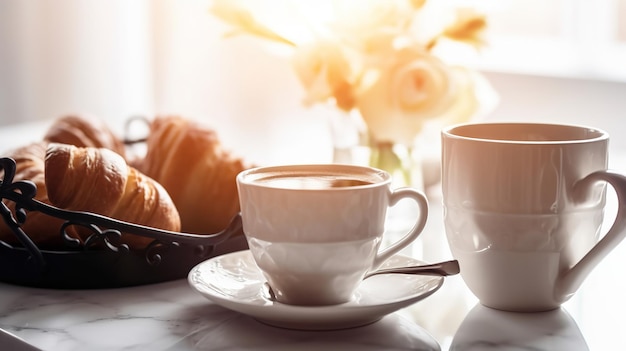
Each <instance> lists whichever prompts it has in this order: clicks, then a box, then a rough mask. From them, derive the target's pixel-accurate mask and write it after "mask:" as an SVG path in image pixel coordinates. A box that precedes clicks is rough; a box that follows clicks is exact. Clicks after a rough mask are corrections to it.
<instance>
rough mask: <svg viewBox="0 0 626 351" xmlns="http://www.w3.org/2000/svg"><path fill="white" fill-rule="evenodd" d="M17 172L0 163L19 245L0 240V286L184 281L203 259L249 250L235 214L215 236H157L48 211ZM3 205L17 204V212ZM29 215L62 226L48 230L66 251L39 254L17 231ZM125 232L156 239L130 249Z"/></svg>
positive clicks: (3, 210)
mask: <svg viewBox="0 0 626 351" xmlns="http://www.w3.org/2000/svg"><path fill="white" fill-rule="evenodd" d="M15 169H16V164H15V161H14V160H13V159H11V158H0V172H3V177H2V179H0V200H2V202H0V214H1V215H2V218H3V220H4V221H5V223H6V224H7V225H8V227H9V228H10V229H11V231H12V232H13V233H14V234H15V236H16V237H17V240H18V242H19V244H9V243H7V242H6V241H2V240H0V281H3V282H6V283H11V284H17V285H24V286H32V287H40V288H55V289H99V288H116V287H125V286H134V285H143V284H152V283H158V282H164V281H170V280H176V279H181V278H185V277H186V276H187V274H188V273H189V271H190V270H191V268H193V267H194V266H195V265H197V264H198V263H200V262H202V261H204V260H207V259H209V258H211V257H214V256H218V255H221V254H224V253H228V252H233V251H239V250H243V249H246V248H247V242H246V239H245V236H244V235H243V229H242V224H241V216H240V215H239V214H237V215H236V216H235V217H234V218H233V219H232V221H231V222H230V224H229V225H228V226H227V227H226V228H225V229H224V230H222V231H220V232H218V233H213V234H191V233H181V232H173V231H166V230H161V229H157V228H152V227H148V226H142V225H137V224H133V223H128V222H123V221H119V220H116V219H113V218H109V217H106V216H102V215H98V214H95V213H90V212H79V211H68V210H64V209H60V208H57V207H54V206H51V205H48V204H45V203H43V202H41V201H38V200H36V199H35V198H34V197H35V194H36V192H37V187H36V185H35V184H34V183H33V182H31V181H27V180H21V181H15V182H14V181H13V178H14V176H15ZM6 201H12V202H14V203H15V210H14V211H11V210H10V209H9V207H7V205H6V203H5V202H6ZM33 211H36V212H41V213H43V214H44V215H47V216H52V217H56V218H60V219H62V220H63V221H64V223H63V225H62V226H61V227H60V228H58V229H57V228H51V230H55V231H56V230H58V235H60V237H61V238H62V241H63V243H64V249H63V250H46V249H44V250H42V249H40V248H39V247H38V246H37V245H36V244H35V243H34V242H33V240H31V238H30V237H29V235H28V233H26V232H25V231H24V230H23V229H22V226H23V224H24V223H25V222H26V221H27V219H28V218H27V217H28V213H29V212H33ZM73 226H80V227H81V228H86V229H87V230H88V231H89V234H90V235H89V237H88V238H87V239H85V240H78V239H77V238H75V237H72V236H71V235H70V234H69V233H68V230H67V229H68V228H70V227H73ZM122 233H129V234H135V235H140V236H144V237H148V238H151V239H153V240H152V241H151V242H150V244H149V245H147V246H146V247H145V248H143V249H140V250H137V249H131V248H129V247H128V245H126V244H123V243H122V241H121V240H120V239H121V237H122ZM65 248H66V249H65Z"/></svg>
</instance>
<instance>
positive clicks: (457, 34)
mask: <svg viewBox="0 0 626 351" xmlns="http://www.w3.org/2000/svg"><path fill="white" fill-rule="evenodd" d="M457 4H459V3H458V2H450V1H441V0H438V1H426V0H324V1H289V0H266V1H255V0H214V1H213V4H212V7H211V13H212V14H213V15H215V16H216V17H217V18H219V19H221V20H222V21H224V22H226V23H227V24H228V25H229V27H230V28H231V29H232V30H231V31H230V32H229V33H227V34H228V35H237V34H246V35H253V36H256V37H259V38H261V39H264V40H266V41H268V42H269V43H273V44H276V45H279V46H281V47H282V48H284V49H286V50H287V53H288V54H289V55H290V57H291V62H292V63H293V68H294V70H295V73H296V75H297V77H298V78H299V81H300V82H301V83H302V86H303V88H304V92H305V93H304V98H303V101H304V103H305V104H306V105H311V104H317V103H323V104H331V105H332V106H335V107H336V108H337V109H339V110H341V111H345V112H347V113H346V114H345V116H344V117H345V118H346V121H347V120H349V119H350V118H354V116H355V115H356V116H357V117H358V118H357V120H358V121H361V122H362V128H361V134H362V137H361V138H359V139H360V140H361V141H362V142H365V143H366V144H367V145H368V147H369V148H370V149H371V153H370V155H371V156H370V158H369V159H370V162H369V163H370V165H372V166H375V167H379V168H382V169H386V170H389V171H392V173H394V172H393V170H398V169H399V170H401V171H402V175H403V176H404V178H405V180H406V181H405V183H409V184H412V183H414V182H412V181H410V180H409V177H410V173H411V169H412V168H414V167H413V165H412V164H413V162H412V161H411V158H412V156H411V155H413V154H414V153H413V151H414V149H415V145H416V138H417V137H418V136H419V135H420V133H421V132H422V130H423V128H424V126H425V125H426V124H427V123H433V122H435V123H437V124H438V125H439V126H444V125H446V124H452V123H459V122H463V121H467V120H470V119H473V118H477V117H479V116H481V115H484V114H485V113H486V112H488V111H489V110H490V109H491V108H493V107H494V105H495V101H496V95H495V93H494V92H493V90H492V89H491V87H490V85H489V83H488V82H487V80H486V79H485V78H484V77H483V76H482V75H481V74H480V73H479V72H477V71H474V70H471V69H469V68H466V67H464V66H462V65H458V64H454V63H453V61H454V60H451V59H450V57H446V52H449V51H446V48H448V49H449V48H451V47H452V46H453V45H461V46H465V47H470V48H475V49H479V48H480V47H482V46H483V45H484V44H485V38H484V32H485V28H486V25H487V23H486V18H485V16H484V15H482V14H480V13H478V12H477V11H476V10H474V9H472V8H469V7H459V6H457ZM403 155H404V156H403ZM412 185H413V184H412Z"/></svg>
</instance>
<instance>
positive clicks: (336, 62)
mask: <svg viewBox="0 0 626 351" xmlns="http://www.w3.org/2000/svg"><path fill="white" fill-rule="evenodd" d="M353 66H354V62H351V61H349V60H348V58H347V57H346V54H345V52H344V50H342V47H341V46H340V45H339V44H338V43H335V42H333V41H322V40H320V41H316V42H313V43H310V44H307V45H302V46H300V47H298V48H296V51H295V53H294V55H293V67H294V69H295V71H296V74H297V76H298V78H299V79H300V82H301V83H302V85H303V86H304V88H305V90H306V93H307V96H306V97H305V99H304V102H305V103H306V104H312V103H316V102H323V101H327V100H328V99H330V98H334V100H335V102H336V104H337V106H338V107H339V108H341V109H343V110H346V111H349V110H351V109H352V108H353V107H354V94H353V82H354V80H355V77H354V73H353Z"/></svg>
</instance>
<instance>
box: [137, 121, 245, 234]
mask: <svg viewBox="0 0 626 351" xmlns="http://www.w3.org/2000/svg"><path fill="white" fill-rule="evenodd" d="M138 167H139V169H140V170H141V171H142V172H143V173H145V174H146V175H148V176H150V177H152V178H153V179H155V180H156V181H158V182H159V183H161V185H163V187H165V189H167V191H168V193H169V194H170V196H171V197H172V200H174V204H176V208H177V209H178V212H179V213H180V218H181V223H182V230H183V231H184V232H189V233H200V234H207V233H215V232H218V231H220V230H222V229H224V228H225V227H226V226H227V225H228V223H229V222H230V220H231V219H232V218H233V216H234V215H235V214H236V213H237V212H238V211H239V198H238V195H237V183H236V179H235V178H236V176H237V174H238V173H239V172H241V171H242V170H244V169H246V168H247V167H246V166H245V165H244V163H243V162H242V160H241V159H239V158H235V157H232V156H231V155H230V153H228V152H226V151H225V150H223V149H222V145H221V143H220V141H219V140H218V136H217V134H216V132H215V131H213V130H211V129H208V128H205V127H203V126H200V125H199V124H197V123H194V122H192V121H189V120H187V119H184V118H181V117H177V116H166V117H157V118H156V119H155V120H154V121H152V123H151V126H150V133H149V135H148V139H147V152H146V156H145V158H144V159H143V160H142V162H141V163H140V164H139V165H138Z"/></svg>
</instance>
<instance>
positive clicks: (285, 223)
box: [237, 164, 428, 305]
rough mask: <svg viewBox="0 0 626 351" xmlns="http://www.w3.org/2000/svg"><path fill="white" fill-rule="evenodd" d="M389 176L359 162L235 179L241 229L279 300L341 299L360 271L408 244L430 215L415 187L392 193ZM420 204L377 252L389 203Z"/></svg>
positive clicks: (266, 170) (257, 171) (277, 169)
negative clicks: (411, 221) (407, 224)
mask: <svg viewBox="0 0 626 351" xmlns="http://www.w3.org/2000/svg"><path fill="white" fill-rule="evenodd" d="M390 184H391V176H390V175H389V174H388V173H387V172H384V171H381V170H378V169H374V168H369V167H361V166H353V165H339V164H325V165H285V166H274V167H260V168H254V169H250V170H246V171H243V172H241V173H240V174H239V175H238V176H237V185H238V190H239V200H240V205H241V215H242V219H243V230H244V233H245V236H246V238H247V240H248V246H249V248H250V251H251V252H252V255H253V257H254V259H255V262H256V263H257V265H258V266H259V268H260V269H261V271H262V272H263V274H264V275H265V277H266V279H267V280H268V282H269V284H270V286H271V288H272V290H273V292H274V295H275V296H276V298H277V300H278V301H280V302H283V303H287V304H293V305H332V304H339V303H343V302H347V301H349V300H350V299H351V297H352V295H353V293H354V291H355V290H356V289H357V287H358V285H359V284H360V282H361V280H362V279H363V276H364V275H365V274H366V273H367V272H368V271H370V270H373V269H376V268H377V267H378V266H380V265H381V264H382V263H383V262H384V261H385V260H386V259H388V258H389V257H391V256H392V255H394V254H395V253H397V252H398V251H400V250H401V249H402V248H404V247H405V246H407V245H409V244H411V243H412V242H413V241H414V240H415V239H416V238H417V237H418V235H419V234H420V233H421V231H422V230H423V228H424V225H425V224H426V219H427V216H428V202H427V199H426V197H425V196H424V195H423V194H422V193H421V192H420V191H418V190H415V189H411V188H401V189H397V190H393V191H392V190H391V188H390ZM401 199H412V200H413V201H415V202H416V203H417V205H418V210H417V213H415V218H416V219H415V220H416V223H415V225H414V227H413V228H412V229H411V230H410V231H409V232H408V233H407V234H406V235H405V236H403V237H402V238H401V239H399V240H398V241H397V242H396V243H394V244H393V245H391V246H390V247H388V248H386V249H384V250H382V251H380V252H379V246H380V243H381V240H382V237H383V232H384V228H385V216H386V212H387V209H388V207H389V206H393V205H394V204H395V203H397V202H398V201H400V200H401Z"/></svg>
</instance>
